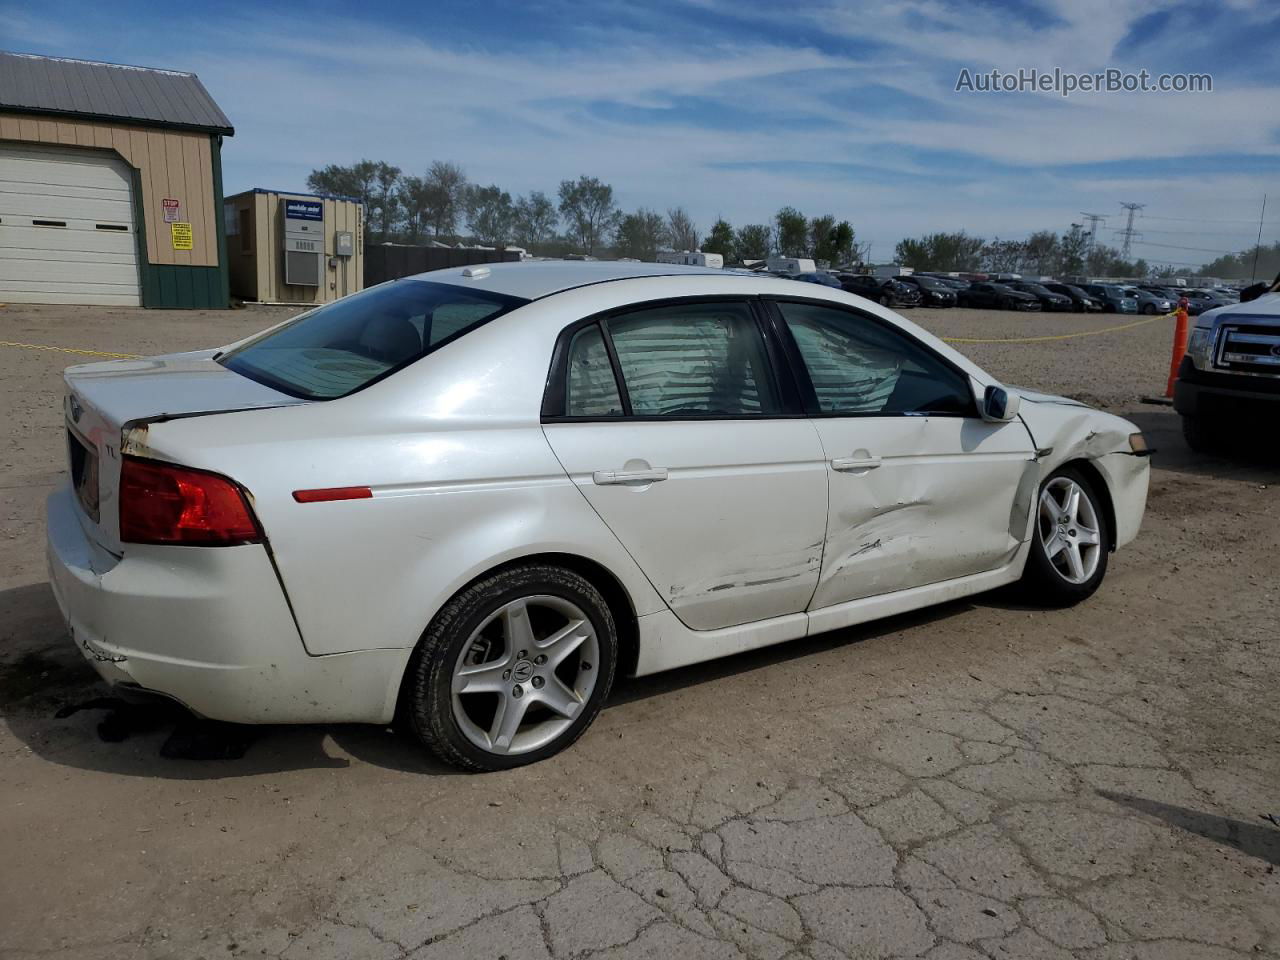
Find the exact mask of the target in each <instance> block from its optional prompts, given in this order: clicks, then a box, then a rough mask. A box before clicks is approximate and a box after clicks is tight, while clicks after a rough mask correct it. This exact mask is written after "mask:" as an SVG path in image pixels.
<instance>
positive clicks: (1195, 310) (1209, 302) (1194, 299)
mask: <svg viewBox="0 0 1280 960" xmlns="http://www.w3.org/2000/svg"><path fill="white" fill-rule="evenodd" d="M1171 292H1176V293H1177V294H1178V297H1179V299H1180V300H1181V299H1185V300H1186V301H1187V313H1188V314H1189V315H1190V316H1193V317H1198V316H1200V314H1202V313H1204V312H1205V311H1206V310H1212V309H1213V308H1214V307H1220V306H1222V304H1221V303H1219V302H1218V301H1217V300H1215V299H1214V298H1213V297H1206V296H1205V295H1204V294H1203V293H1202V292H1201V291H1199V290H1192V289H1189V288H1187V287H1178V288H1177V289H1176V291H1171ZM1177 303H1178V302H1177V301H1174V306H1175V307H1176V306H1177Z"/></svg>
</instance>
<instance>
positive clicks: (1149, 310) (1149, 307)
mask: <svg viewBox="0 0 1280 960" xmlns="http://www.w3.org/2000/svg"><path fill="white" fill-rule="evenodd" d="M1142 312H1143V313H1145V314H1147V315H1148V316H1155V312H1156V305H1155V304H1154V303H1148V304H1146V305H1145V306H1143V308H1142Z"/></svg>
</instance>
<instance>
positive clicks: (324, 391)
mask: <svg viewBox="0 0 1280 960" xmlns="http://www.w3.org/2000/svg"><path fill="white" fill-rule="evenodd" d="M527 302H528V301H526V300H521V299H519V298H518V297H507V296H503V295H501V294H496V293H488V292H485V291H482V290H470V289H467V288H465V287H459V286H454V285H452V284H446V283H430V282H427V281H422V280H395V281H392V282H391V283H383V284H379V285H378V286H376V287H371V288H370V289H368V290H365V291H363V292H362V293H357V294H355V295H354V296H350V297H344V298H343V299H341V300H337V301H335V302H333V303H330V304H326V305H325V306H323V307H320V308H319V309H317V310H312V311H311V312H309V313H304V314H302V315H301V316H299V317H297V318H296V319H295V320H293V321H291V322H289V323H286V324H284V325H282V326H279V327H276V328H275V329H273V330H269V331H267V332H266V333H264V334H262V335H261V336H259V337H256V338H254V339H253V340H250V341H249V342H248V343H245V344H243V345H241V346H239V347H236V348H235V349H234V350H228V351H227V352H226V353H225V354H223V355H222V356H221V357H219V358H218V362H219V363H221V364H222V365H223V366H224V367H227V368H228V369H229V370H234V371H235V372H236V373H238V374H240V375H241V376H244V377H248V378H249V379H250V380H256V381H257V382H258V383H263V384H266V385H267V386H269V387H271V388H272V389H275V390H279V391H281V392H282V393H287V394H289V395H290V396H294V397H302V398H304V399H307V400H332V399H335V398H337V397H342V396H346V395H347V394H349V393H354V392H355V391H356V390H359V389H361V388H362V387H366V386H368V385H369V384H371V383H373V382H374V381H376V380H381V379H382V378H383V377H385V376H388V375H390V374H392V373H394V372H395V371H397V370H399V369H400V368H401V367H404V366H407V365H408V364H410V363H413V361H415V360H418V359H420V358H421V357H424V356H426V355H427V354H428V353H431V352H432V351H433V350H435V349H437V348H438V347H440V346H442V345H443V344H444V343H446V342H448V341H449V340H451V339H453V338H455V337H458V336H461V335H463V334H465V333H468V332H470V331H471V330H474V329H475V328H476V327H479V326H480V325H481V324H483V323H485V322H487V321H489V320H492V319H493V318H494V317H497V316H499V315H501V314H503V313H507V312H509V311H511V310H514V309H515V308H516V307H519V306H522V305H523V304H525V303H527Z"/></svg>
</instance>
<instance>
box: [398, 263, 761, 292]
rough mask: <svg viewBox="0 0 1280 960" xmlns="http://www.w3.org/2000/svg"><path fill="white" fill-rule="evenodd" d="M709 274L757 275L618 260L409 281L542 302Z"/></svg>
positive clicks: (487, 266)
mask: <svg viewBox="0 0 1280 960" xmlns="http://www.w3.org/2000/svg"><path fill="white" fill-rule="evenodd" d="M697 274H708V275H714V276H717V277H739V276H741V277H744V278H749V277H751V276H754V274H748V273H746V272H744V271H738V270H725V269H723V268H720V267H685V266H681V265H679V264H672V263H635V262H623V261H618V260H600V261H593V260H532V261H526V262H523V263H478V264H473V265H472V266H469V267H448V268H446V269H444V270H432V271H430V272H428V273H419V274H415V275H414V276H412V277H409V278H407V279H410V280H430V281H433V282H435V283H451V284H455V285H457V286H460V287H474V288H475V289H477V290H485V291H488V292H490V293H498V294H503V295H505V296H508V297H520V298H521V299H524V300H538V299H540V298H542V297H547V296H550V295H551V294H553V293H560V292H561V291H564V290H572V289H574V288H575V287H585V286H588V285H590V284H593V283H609V282H611V281H614V280H633V279H636V278H639V277H687V276H690V275H697Z"/></svg>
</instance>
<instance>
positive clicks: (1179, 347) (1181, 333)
mask: <svg viewBox="0 0 1280 960" xmlns="http://www.w3.org/2000/svg"><path fill="white" fill-rule="evenodd" d="M1176 316H1177V318H1178V323H1177V325H1176V326H1175V327H1174V328H1173V357H1172V358H1171V359H1170V361H1169V384H1168V386H1166V387H1165V388H1164V395H1165V396H1166V397H1172V396H1173V384H1174V381H1175V380H1177V379H1178V367H1180V366H1182V358H1183V357H1184V356H1186V354H1187V307H1186V301H1185V300H1181V301H1179V302H1178V312H1177V314H1176Z"/></svg>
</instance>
